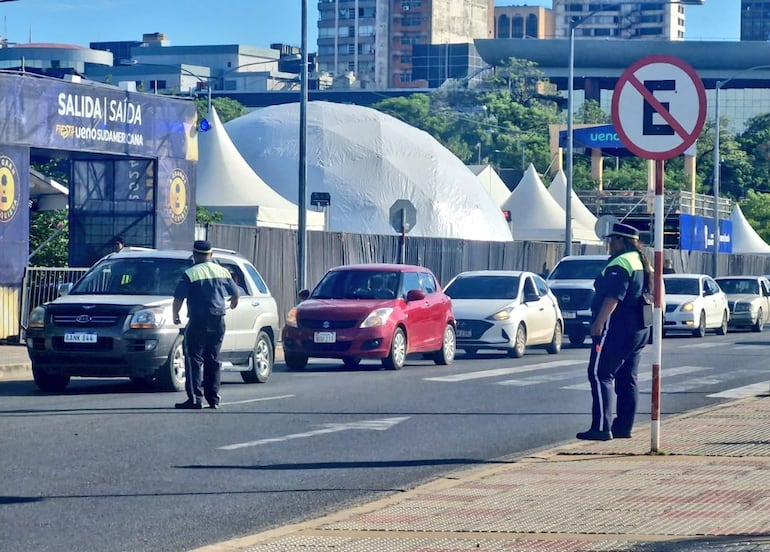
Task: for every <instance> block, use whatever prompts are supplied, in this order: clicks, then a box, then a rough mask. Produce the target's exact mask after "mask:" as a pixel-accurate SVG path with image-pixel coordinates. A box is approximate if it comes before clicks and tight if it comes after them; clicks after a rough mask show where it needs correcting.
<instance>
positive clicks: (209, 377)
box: [184, 316, 225, 404]
mask: <svg viewBox="0 0 770 552" xmlns="http://www.w3.org/2000/svg"><path fill="white" fill-rule="evenodd" d="M224 335H225V320H224V317H223V316H212V317H208V318H207V319H205V320H202V321H198V320H192V321H190V324H189V325H188V326H187V329H186V330H185V338H184V349H185V391H187V397H188V398H189V399H190V400H191V401H193V402H203V397H205V398H206V401H207V402H208V403H209V404H214V403H219V382H220V369H221V367H222V365H221V363H220V362H219V351H220V349H221V348H222V339H223V338H224Z"/></svg>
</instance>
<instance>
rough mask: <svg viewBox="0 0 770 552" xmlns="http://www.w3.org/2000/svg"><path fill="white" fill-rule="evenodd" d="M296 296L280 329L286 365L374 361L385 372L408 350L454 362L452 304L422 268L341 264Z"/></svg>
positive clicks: (400, 363)
mask: <svg viewBox="0 0 770 552" xmlns="http://www.w3.org/2000/svg"><path fill="white" fill-rule="evenodd" d="M300 298H301V299H303V300H302V301H301V302H300V303H299V304H298V305H297V306H296V307H294V308H293V309H291V311H290V312H289V313H288V316H287V318H286V325H285V326H284V328H283V350H284V357H285V360H286V365H287V366H288V367H289V368H290V369H295V370H298V369H302V368H304V367H305V365H306V364H307V361H308V358H309V357H318V358H336V359H340V360H342V361H343V362H344V363H345V364H346V365H348V366H356V365H357V364H358V363H359V362H360V361H361V359H381V360H382V364H383V366H385V367H386V368H388V369H391V370H399V369H400V368H401V367H402V366H403V365H404V361H405V359H406V356H407V355H408V354H410V353H424V354H429V355H430V356H431V357H432V358H433V360H434V361H435V362H436V364H450V363H451V362H452V361H453V360H454V355H455V319H454V316H453V315H452V303H451V301H450V299H449V297H447V296H446V295H445V294H444V293H443V292H442V291H441V287H440V286H439V284H438V282H437V281H436V277H435V276H434V275H433V273H432V272H431V271H430V270H428V269H427V268H423V267H419V266H410V265H400V264H399V265H396V264H393V265H390V264H363V265H350V266H340V267H337V268H333V269H331V270H330V271H329V272H327V273H326V275H325V276H324V277H323V278H322V279H321V281H320V282H319V283H318V285H317V286H316V287H315V289H314V290H313V291H312V293H310V292H308V291H307V290H303V292H301V293H300Z"/></svg>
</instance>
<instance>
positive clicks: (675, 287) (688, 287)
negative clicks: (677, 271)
mask: <svg viewBox="0 0 770 552" xmlns="http://www.w3.org/2000/svg"><path fill="white" fill-rule="evenodd" d="M663 280H664V282H665V283H666V293H670V294H672V295H700V284H699V283H698V279H697V278H664V279H663Z"/></svg>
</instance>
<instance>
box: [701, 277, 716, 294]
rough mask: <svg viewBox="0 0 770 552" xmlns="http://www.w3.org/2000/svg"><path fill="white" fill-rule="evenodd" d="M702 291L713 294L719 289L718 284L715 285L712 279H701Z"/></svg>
mask: <svg viewBox="0 0 770 552" xmlns="http://www.w3.org/2000/svg"><path fill="white" fill-rule="evenodd" d="M703 291H704V293H703V294H704V295H714V294H715V293H717V292H718V291H719V286H717V285H716V283H714V281H713V280H712V279H710V278H705V279H704V280H703Z"/></svg>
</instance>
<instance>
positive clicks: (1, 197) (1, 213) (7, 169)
mask: <svg viewBox="0 0 770 552" xmlns="http://www.w3.org/2000/svg"><path fill="white" fill-rule="evenodd" d="M20 191H21V190H20V189H19V185H18V182H17V171H16V164H15V163H14V162H13V159H11V158H10V157H7V156H5V155H0V222H9V221H10V220H11V219H13V217H14V216H15V215H16V211H18V209H19V193H20Z"/></svg>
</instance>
